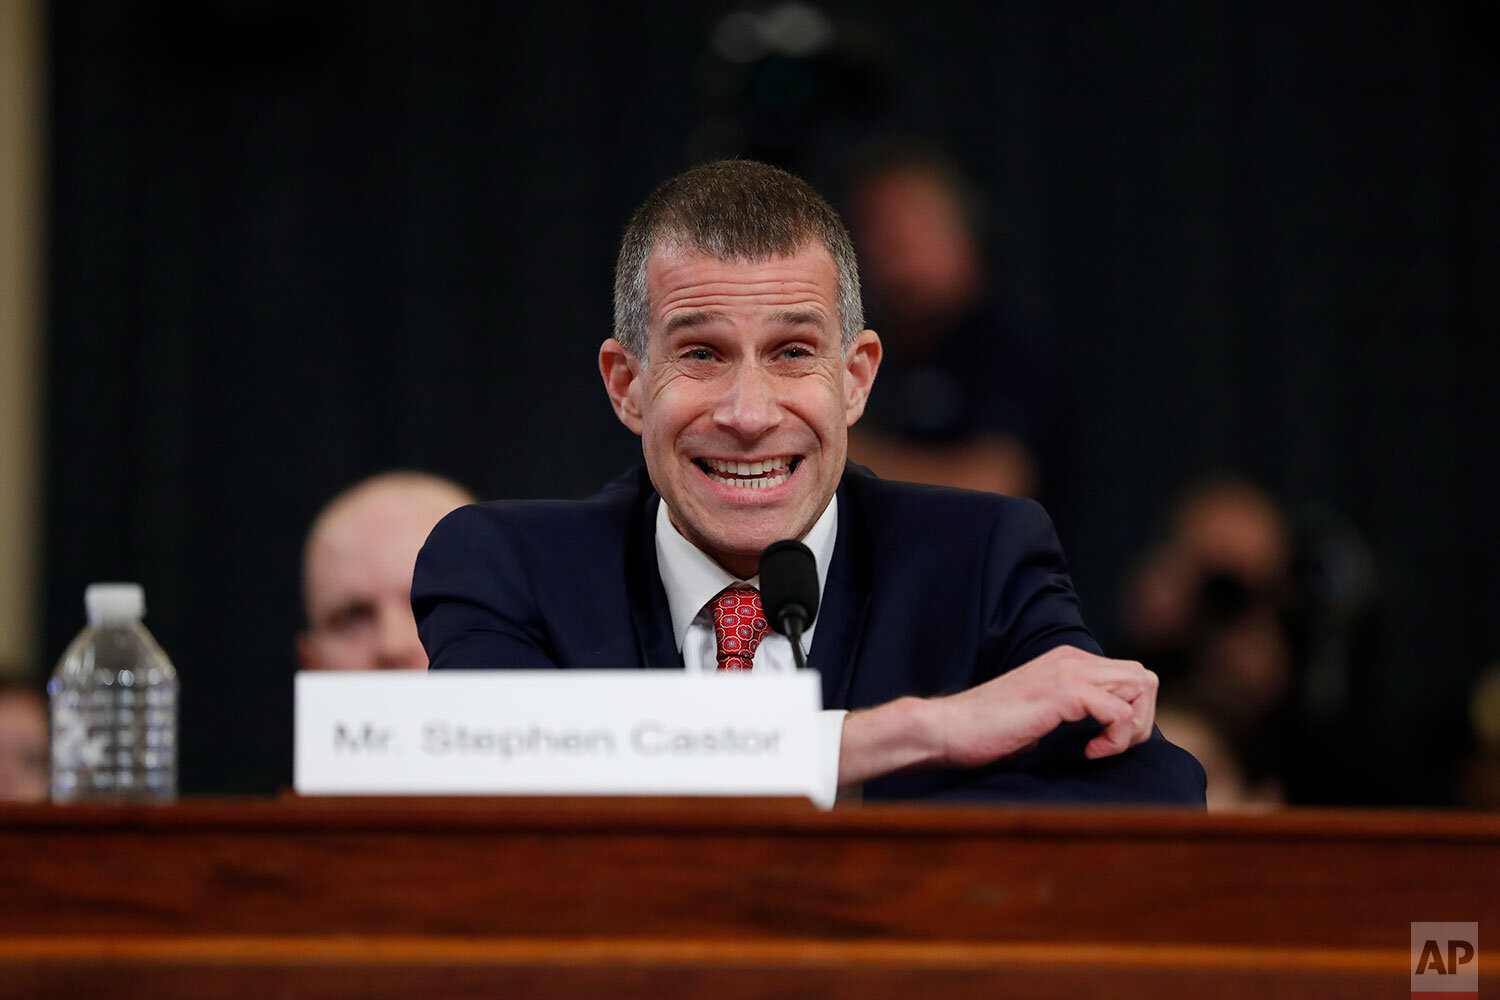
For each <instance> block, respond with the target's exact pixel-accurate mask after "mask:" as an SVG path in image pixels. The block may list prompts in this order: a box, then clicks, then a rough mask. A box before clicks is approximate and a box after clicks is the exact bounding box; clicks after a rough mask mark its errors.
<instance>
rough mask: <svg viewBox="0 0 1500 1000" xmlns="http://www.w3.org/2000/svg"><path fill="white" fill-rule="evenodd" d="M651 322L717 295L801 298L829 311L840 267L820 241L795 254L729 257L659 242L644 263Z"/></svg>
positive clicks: (776, 300)
mask: <svg viewBox="0 0 1500 1000" xmlns="http://www.w3.org/2000/svg"><path fill="white" fill-rule="evenodd" d="M646 286H647V290H648V292H649V293H650V300H651V313H652V321H653V326H654V325H656V323H657V322H658V321H660V320H661V319H662V318H663V317H664V316H665V315H666V314H668V313H670V312H673V311H675V310H682V309H692V308H698V307H702V306H706V305H710V304H711V302H712V300H713V299H714V298H716V297H721V296H722V297H726V298H729V299H731V300H734V299H751V298H753V299H756V300H757V301H761V302H763V303H764V304H767V305H772V306H780V305H790V304H792V303H801V304H802V308H803V309H812V310H815V311H821V312H823V313H825V314H826V315H828V316H829V317H830V318H832V317H833V315H834V313H835V311H836V309H837V304H838V271H837V268H835V266H834V263H833V258H832V256H830V254H829V253H828V250H827V248H825V247H824V246H823V245H822V244H820V243H816V242H814V243H808V244H806V245H804V246H803V247H802V248H801V249H800V250H798V251H797V252H796V253H793V254H777V255H772V256H769V257H763V258H743V257H737V258H731V259H728V260H725V259H722V258H719V257H716V256H713V255H712V254H707V253H704V252H702V251H700V250H696V249H693V248H691V247H681V246H675V245H668V246H662V247H658V248H657V249H656V250H654V251H653V252H652V254H651V257H650V258H649V259H648V261H647V263H646Z"/></svg>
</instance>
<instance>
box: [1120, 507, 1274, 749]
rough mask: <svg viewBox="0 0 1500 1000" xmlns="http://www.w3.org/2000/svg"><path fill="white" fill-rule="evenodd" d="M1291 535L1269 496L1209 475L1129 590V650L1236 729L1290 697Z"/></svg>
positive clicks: (1240, 730) (1178, 511)
mask: <svg viewBox="0 0 1500 1000" xmlns="http://www.w3.org/2000/svg"><path fill="white" fill-rule="evenodd" d="M1291 566H1292V542H1291V536H1290V531H1289V529H1288V527H1287V524H1286V520H1285V518H1284V517H1283V516H1282V513H1281V510H1280V508H1278V507H1277V506H1276V504H1275V502H1274V501H1273V500H1272V499H1271V498H1270V497H1269V496H1268V495H1267V494H1266V493H1265V492H1264V491H1262V490H1261V489H1259V488H1258V487H1256V486H1254V485H1252V484H1250V483H1248V482H1245V481H1243V480H1237V479H1230V478H1222V479H1213V480H1209V481H1207V482H1205V483H1203V484H1201V485H1199V486H1197V487H1195V488H1193V489H1192V490H1190V491H1189V492H1188V494H1187V495H1186V496H1185V497H1184V498H1183V499H1182V500H1181V501H1179V503H1178V504H1177V507H1176V508H1175V510H1174V512H1173V515H1172V518H1171V523H1170V527H1169V529H1168V534H1167V537H1166V539H1165V540H1163V541H1162V542H1161V543H1160V544H1158V545H1157V546H1155V547H1154V548H1153V549H1151V550H1150V551H1149V552H1148V553H1147V554H1146V556H1145V558H1144V559H1143V560H1142V562H1141V564H1140V566H1139V568H1138V569H1137V570H1136V571H1135V573H1134V575H1133V577H1132V579H1131V581H1130V584H1129V589H1128V591H1127V595H1126V608H1125V624H1126V629H1127V632H1128V639H1129V641H1130V644H1131V647H1132V649H1134V650H1136V651H1137V652H1138V653H1139V654H1140V655H1141V656H1142V657H1143V658H1145V659H1146V660H1147V661H1148V662H1150V663H1152V664H1154V665H1155V666H1156V669H1157V670H1158V671H1160V672H1161V673H1162V674H1163V676H1171V675H1176V676H1178V677H1180V678H1181V680H1182V681H1184V682H1186V685H1187V687H1188V690H1189V691H1190V692H1191V697H1192V698H1193V699H1194V700H1195V701H1197V702H1199V703H1200V704H1201V705H1202V706H1203V707H1204V708H1205V710H1207V711H1208V712H1210V713H1211V714H1212V715H1213V716H1214V717H1215V718H1217V719H1219V720H1220V722H1221V723H1222V724H1223V725H1225V726H1226V727H1227V728H1228V729H1229V731H1230V732H1231V733H1232V734H1234V735H1235V736H1236V738H1238V737H1239V736H1240V735H1243V733H1244V732H1245V731H1246V730H1248V729H1251V728H1253V727H1254V726H1255V725H1256V724H1257V723H1258V722H1259V721H1260V720H1261V719H1262V718H1263V717H1264V716H1265V715H1266V713H1267V712H1269V711H1270V710H1271V709H1273V708H1274V707H1275V706H1276V705H1278V704H1280V703H1281V702H1282V701H1283V700H1284V699H1285V697H1286V695H1287V692H1288V690H1289V689H1290V686H1291V683H1292V673H1293V661H1294V657H1293V651H1292V645H1291V638H1290V636H1289V634H1288V632H1287V630H1286V628H1285V623H1284V619H1285V614H1284V613H1285V610H1286V608H1287V606H1288V603H1289V599H1290V594H1291Z"/></svg>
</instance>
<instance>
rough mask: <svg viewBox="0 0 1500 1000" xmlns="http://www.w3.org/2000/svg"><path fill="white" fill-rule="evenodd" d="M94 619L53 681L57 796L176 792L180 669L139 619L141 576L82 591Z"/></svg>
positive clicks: (157, 796)
mask: <svg viewBox="0 0 1500 1000" xmlns="http://www.w3.org/2000/svg"><path fill="white" fill-rule="evenodd" d="M83 604H84V608H85V610H86V611H87V612H88V626H87V627H86V628H84V630H83V631H82V632H80V633H78V638H76V639H74V640H73V642H72V644H71V645H69V646H68V649H67V652H65V653H63V656H62V659H61V660H60V661H58V664H57V669H56V670H54V671H53V672H52V679H51V681H49V682H48V684H47V695H48V699H49V701H50V702H51V709H52V801H54V802H81V801H88V800H91V799H152V800H166V799H173V798H175V797H176V796H177V671H176V670H175V669H173V667H172V662H171V661H170V660H168V659H167V656H166V654H165V653H163V652H162V651H161V647H160V646H158V645H157V644H156V640H155V639H153V638H152V637H151V633H150V632H147V631H146V626H144V625H142V624H141V618H142V617H143V616H144V615H145V613H146V597H145V593H144V592H143V591H142V590H141V587H140V585H139V584H135V583H94V584H90V585H89V586H88V587H87V588H86V589H85V590H84V592H83Z"/></svg>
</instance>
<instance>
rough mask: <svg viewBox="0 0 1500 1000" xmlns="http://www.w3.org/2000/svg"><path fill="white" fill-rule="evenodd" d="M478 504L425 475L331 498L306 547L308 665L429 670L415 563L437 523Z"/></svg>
mask: <svg viewBox="0 0 1500 1000" xmlns="http://www.w3.org/2000/svg"><path fill="white" fill-rule="evenodd" d="M473 502H474V497H473V496H472V495H471V494H470V493H469V492H468V491H467V490H465V489H464V488H463V487H461V486H459V485H458V484H456V483H453V482H450V481H449V480H446V479H443V478H441V477H439V476H433V475H429V474H427V473H422V472H386V473H381V474H380V475H377V476H372V477H371V478H369V479H365V480H363V481H361V482H359V483H356V484H355V485H353V486H351V487H350V488H349V489H347V490H345V491H344V492H342V493H340V494H339V495H338V496H336V497H334V498H333V499H332V500H331V501H329V502H328V504H327V506H325V507H324V508H323V510H322V511H321V512H320V513H319V514H318V516H317V518H316V519H315V520H314V521H313V525H312V528H311V530H309V531H308V534H307V542H306V545H305V547H304V548H303V553H302V596H303V604H304V607H305V611H306V614H307V629H306V631H304V632H302V633H301V634H300V635H298V636H297V659H298V661H299V662H300V664H301V667H302V669H303V670H426V669H427V654H426V652H425V651H424V650H423V649H422V643H421V641H420V640H419V639H418V638H417V626H416V622H415V621H414V620H413V618H412V611H411V576H412V567H413V566H414V565H415V564H416V561H417V551H418V550H419V549H421V547H422V543H423V542H424V541H425V540H426V538H427V534H428V532H430V531H431V530H432V527H433V525H435V524H437V522H438V521H439V520H440V519H441V518H442V517H443V516H444V515H446V514H447V513H449V512H450V511H452V510H454V509H455V508H458V507H462V506H464V505H465V504H470V503H473Z"/></svg>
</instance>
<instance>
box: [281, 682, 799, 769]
mask: <svg viewBox="0 0 1500 1000" xmlns="http://www.w3.org/2000/svg"><path fill="white" fill-rule="evenodd" d="M296 685H297V687H296V726H295V747H294V778H293V783H294V785H295V786H296V789H297V792H298V793H299V794H302V795H490V794H513V795H808V796H811V795H813V794H814V790H815V777H814V776H815V774H816V769H815V747H816V743H815V739H816V735H815V724H816V719H817V713H818V710H819V708H820V707H821V705H822V688H821V686H820V682H819V680H818V675H817V674H816V673H815V672H813V671H809V670H804V671H798V672H796V673H787V674H772V673H765V674H707V675H701V674H688V673H680V672H677V671H668V670H587V671H585V670H547V671H512V670H486V671H472V670H455V671H438V672H434V673H417V672H405V671H395V672H379V673H365V672H356V673H342V672H337V673H335V672H303V673H299V674H298V675H297V681H296Z"/></svg>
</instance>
